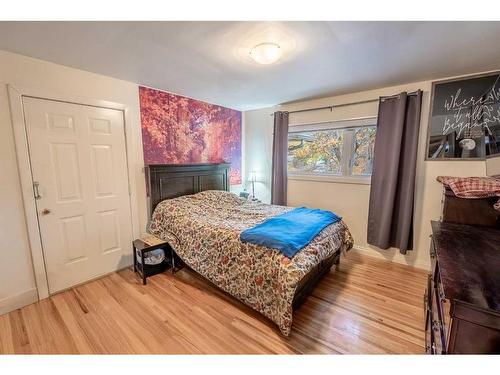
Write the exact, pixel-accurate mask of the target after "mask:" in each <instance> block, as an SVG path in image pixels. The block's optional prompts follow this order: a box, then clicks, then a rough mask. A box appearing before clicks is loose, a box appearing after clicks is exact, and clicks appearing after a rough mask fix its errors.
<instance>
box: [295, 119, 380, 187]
mask: <svg viewBox="0 0 500 375" xmlns="http://www.w3.org/2000/svg"><path fill="white" fill-rule="evenodd" d="M376 125H377V116H370V117H362V118H355V119H354V118H351V119H344V120H336V121H328V122H319V123H310V124H300V125H290V127H289V129H288V133H289V134H290V133H299V132H304V131H321V130H334V129H339V130H340V129H342V130H343V131H344V140H343V144H342V161H341V171H342V174H340V175H337V174H333V173H314V172H310V173H307V172H293V171H288V179H290V180H304V181H317V182H332V183H346V184H362V185H369V184H370V181H371V175H354V176H353V175H352V174H351V173H352V162H353V159H352V151H353V149H352V148H353V134H354V129H355V128H359V127H363V126H376ZM345 155H348V156H349V157H344V156H345Z"/></svg>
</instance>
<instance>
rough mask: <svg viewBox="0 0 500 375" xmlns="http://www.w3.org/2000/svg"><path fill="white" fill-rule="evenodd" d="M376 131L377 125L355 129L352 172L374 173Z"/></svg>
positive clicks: (356, 173) (357, 173)
mask: <svg viewBox="0 0 500 375" xmlns="http://www.w3.org/2000/svg"><path fill="white" fill-rule="evenodd" d="M375 133H376V127H375V126H363V127H359V128H354V129H353V150H352V151H353V152H352V159H351V160H352V164H351V165H352V174H353V175H355V176H359V175H371V174H372V167H373V149H374V146H375Z"/></svg>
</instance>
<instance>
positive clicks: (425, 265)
mask: <svg viewBox="0 0 500 375" xmlns="http://www.w3.org/2000/svg"><path fill="white" fill-rule="evenodd" d="M352 251H357V252H359V253H361V254H363V255H367V256H370V257H372V258H377V259H383V260H387V261H389V262H394V263H398V264H404V265H405V266H409V267H415V268H420V269H423V270H426V271H429V270H430V269H431V265H430V261H429V262H425V261H420V260H417V261H411V260H410V261H409V260H408V259H406V258H405V257H404V255H401V256H398V255H399V254H398V255H396V256H394V257H393V258H386V257H384V256H383V255H382V254H380V253H378V252H376V251H375V250H373V249H370V248H368V247H364V246H356V245H354V247H353V248H352Z"/></svg>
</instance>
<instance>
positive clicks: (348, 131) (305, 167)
mask: <svg viewBox="0 0 500 375" xmlns="http://www.w3.org/2000/svg"><path fill="white" fill-rule="evenodd" d="M375 122H376V119H374V118H371V119H363V120H349V121H342V122H332V123H324V124H309V125H300V126H291V127H290V131H289V132H288V172H289V174H290V175H291V176H294V175H295V176H297V175H299V176H303V175H308V176H310V175H316V176H343V177H369V176H370V175H371V173H372V167H373V148H374V144H375V133H376V124H375Z"/></svg>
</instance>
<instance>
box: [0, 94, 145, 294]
mask: <svg viewBox="0 0 500 375" xmlns="http://www.w3.org/2000/svg"><path fill="white" fill-rule="evenodd" d="M7 88H8V91H9V99H10V110H11V116H12V126H13V128H14V139H15V144H16V154H17V166H18V170H19V176H20V180H21V190H22V195H23V202H24V214H25V218H26V227H27V229H28V239H29V244H30V250H31V258H32V263H33V272H34V274H35V282H36V287H37V291H38V299H39V300H41V299H44V298H47V297H49V286H48V280H47V272H46V269H45V260H44V256H43V249H42V240H41V234H40V228H39V227H38V214H37V209H36V203H35V198H34V193H33V177H32V175H31V163H30V157H29V149H28V138H27V131H26V123H25V118H24V109H23V102H22V98H23V97H32V98H37V99H46V100H55V101H59V102H65V103H71V104H80V105H88V106H93V107H101V108H108V109H115V110H119V111H122V112H123V119H124V122H125V123H124V130H125V149H126V153H127V172H128V185H129V198H130V213H131V220H132V235H133V236H134V237H138V236H139V233H140V230H139V215H138V207H137V187H136V184H135V181H134V175H135V173H134V169H133V166H134V160H133V157H132V155H133V152H132V150H133V149H134V148H133V139H132V134H133V132H132V129H131V124H132V121H131V119H130V111H129V108H128V106H126V105H124V104H120V103H114V102H109V101H106V100H99V99H90V98H84V97H78V96H72V95H62V94H55V93H50V92H46V91H45V90H37V89H30V88H24V87H19V86H13V85H7Z"/></svg>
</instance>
